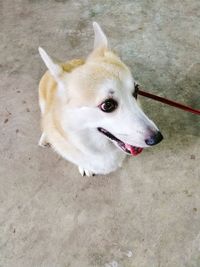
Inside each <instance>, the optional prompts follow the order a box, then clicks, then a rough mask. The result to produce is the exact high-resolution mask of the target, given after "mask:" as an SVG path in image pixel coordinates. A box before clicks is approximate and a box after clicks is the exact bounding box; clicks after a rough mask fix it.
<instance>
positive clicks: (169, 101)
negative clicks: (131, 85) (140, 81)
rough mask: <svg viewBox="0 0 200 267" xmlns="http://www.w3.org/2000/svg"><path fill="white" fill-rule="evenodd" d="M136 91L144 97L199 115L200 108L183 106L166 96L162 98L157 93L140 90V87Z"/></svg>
mask: <svg viewBox="0 0 200 267" xmlns="http://www.w3.org/2000/svg"><path fill="white" fill-rule="evenodd" d="M137 93H138V94H139V95H142V96H145V97H148V98H151V99H154V100H156V101H159V102H162V103H164V104H167V105H169V106H172V107H176V108H179V109H182V110H185V111H188V112H191V113H193V114H196V115H200V110H198V109H193V108H191V107H188V106H185V105H183V104H180V103H177V102H175V101H172V100H169V99H166V98H164V97H160V96H157V95H153V94H150V93H147V92H145V91H141V90H140V89H139V90H138V92H137Z"/></svg>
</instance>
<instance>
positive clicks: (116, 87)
mask: <svg viewBox="0 0 200 267" xmlns="http://www.w3.org/2000/svg"><path fill="white" fill-rule="evenodd" d="M93 27H94V32H95V41H94V49H93V51H92V53H91V54H90V55H89V57H88V58H87V60H86V61H85V63H84V64H82V65H80V66H78V67H77V68H74V69H73V70H72V71H71V72H65V71H64V70H63V68H62V67H61V66H60V65H58V64H55V63H54V62H53V61H52V59H51V58H50V57H49V56H48V55H47V54H46V52H45V51H44V50H43V49H41V48H40V49H39V51H40V55H41V57H42V58H43V60H44V62H45V64H46V65H47V67H48V69H49V70H50V73H51V74H52V76H53V77H54V79H55V80H56V82H57V83H58V91H57V98H58V108H59V110H60V114H61V118H60V119H61V120H62V125H63V127H64V128H65V125H67V127H66V129H69V128H71V129H72V130H74V131H81V130H83V129H90V130H92V131H98V132H99V133H100V134H103V135H104V136H105V138H109V139H110V140H111V141H112V142H114V144H115V145H117V146H118V147H119V148H120V149H122V150H123V151H125V152H126V153H128V154H132V155H137V154H139V153H140V152H141V151H142V148H144V147H148V146H152V145H155V144H157V143H159V142H160V141H161V140H162V138H163V137H162V134H161V133H160V131H159V130H158V128H157V126H156V125H155V123H154V122H153V121H151V120H150V119H149V118H148V117H147V116H146V115H145V114H144V112H143V111H142V109H141V107H140V106H139V104H138V101H137V90H138V85H137V83H136V82H135V81H134V79H133V77H132V75H131V72H130V70H129V68H128V67H127V66H126V65H125V64H124V63H123V62H122V61H121V60H120V58H119V57H118V56H117V55H115V54H114V53H113V52H112V51H110V50H109V48H108V42H107V38H106V36H105V34H104V33H103V31H102V29H101V28H100V26H99V25H98V24H97V23H96V22H94V23H93Z"/></svg>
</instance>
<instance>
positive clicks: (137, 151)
mask: <svg viewBox="0 0 200 267" xmlns="http://www.w3.org/2000/svg"><path fill="white" fill-rule="evenodd" d="M125 147H126V149H128V150H129V151H130V152H131V155H132V156H136V155H137V154H139V153H141V152H142V148H138V149H137V150H135V148H134V147H133V146H131V145H129V144H125Z"/></svg>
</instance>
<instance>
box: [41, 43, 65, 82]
mask: <svg viewBox="0 0 200 267" xmlns="http://www.w3.org/2000/svg"><path fill="white" fill-rule="evenodd" d="M38 50H39V53H40V56H41V58H42V59H43V61H44V63H45V65H46V66H47V68H48V69H49V71H50V73H51V75H52V76H53V77H54V78H55V80H56V81H57V82H59V81H60V76H61V74H62V73H63V69H62V67H61V66H59V65H58V64H56V63H54V62H53V60H52V59H51V58H50V56H49V55H48V54H47V53H46V52H45V51H44V49H43V48H41V47H39V48H38Z"/></svg>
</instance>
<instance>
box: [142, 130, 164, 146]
mask: <svg viewBox="0 0 200 267" xmlns="http://www.w3.org/2000/svg"><path fill="white" fill-rule="evenodd" d="M162 139H163V135H162V134H161V132H160V131H158V132H156V133H155V134H153V135H151V137H150V138H148V139H146V140H145V143H146V144H147V145H148V146H154V145H156V144H158V143H160V142H161V141H162Z"/></svg>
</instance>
